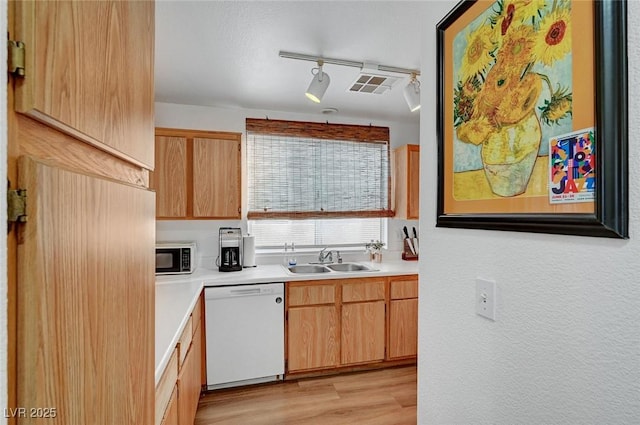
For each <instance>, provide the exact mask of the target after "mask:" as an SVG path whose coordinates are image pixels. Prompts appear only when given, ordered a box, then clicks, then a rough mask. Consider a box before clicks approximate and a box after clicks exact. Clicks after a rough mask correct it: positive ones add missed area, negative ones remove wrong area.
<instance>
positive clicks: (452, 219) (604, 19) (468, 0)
mask: <svg viewBox="0 0 640 425" xmlns="http://www.w3.org/2000/svg"><path fill="white" fill-rule="evenodd" d="M475 2H476V0H463V1H461V2H459V3H458V4H457V5H456V6H455V7H454V8H453V9H452V10H451V11H450V12H449V13H448V14H447V16H445V17H444V18H443V19H442V20H441V21H440V22H439V23H438V25H437V26H436V31H437V60H438V84H437V99H438V120H437V137H438V205H437V221H436V227H452V228H468V229H488V230H505V231H518V232H534V233H552V234H564V235H580V236H595V237H609V238H623V239H627V238H628V237H629V233H628V230H629V229H628V222H629V211H628V209H629V207H628V202H629V201H628V198H629V195H628V87H627V2H626V0H623V1H620V0H601V1H594V21H595V22H594V35H595V37H594V38H595V40H594V57H595V70H596V72H595V80H596V81H595V112H596V119H595V134H596V147H595V152H596V167H597V168H596V169H597V173H596V188H595V191H596V193H595V208H594V209H595V213H590V214H576V213H563V214H550V213H508V214H494V213H490V214H466V213H465V214H445V212H444V211H445V200H444V179H445V177H446V176H445V163H444V160H445V157H444V152H445V151H444V150H445V149H446V145H445V129H444V125H445V118H444V108H445V107H448V105H445V93H444V89H445V87H444V84H445V82H444V75H445V74H444V68H445V57H444V54H445V44H444V43H445V41H444V36H445V31H446V30H447V28H448V27H449V26H450V25H451V24H452V23H453V22H455V21H456V20H457V19H458V18H460V17H461V16H462V15H463V14H464V13H465V12H466V11H467V10H468V9H469V8H470V7H471V6H472V5H473V4H474V3H475ZM598 141H602V143H600V142H598Z"/></svg>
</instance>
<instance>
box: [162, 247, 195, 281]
mask: <svg viewBox="0 0 640 425" xmlns="http://www.w3.org/2000/svg"><path fill="white" fill-rule="evenodd" d="M195 268H196V243H195V242H165V243H157V244H156V274H157V275H162V274H189V273H193V271H194V270H195Z"/></svg>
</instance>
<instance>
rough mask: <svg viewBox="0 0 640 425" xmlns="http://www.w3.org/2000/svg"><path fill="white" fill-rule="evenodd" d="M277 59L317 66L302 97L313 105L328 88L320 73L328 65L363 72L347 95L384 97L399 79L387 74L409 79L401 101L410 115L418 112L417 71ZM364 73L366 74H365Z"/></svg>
mask: <svg viewBox="0 0 640 425" xmlns="http://www.w3.org/2000/svg"><path fill="white" fill-rule="evenodd" d="M279 55H280V57H281V58H287V59H297V60H304V61H310V62H316V63H317V64H318V67H317V68H313V69H312V70H311V73H312V74H313V80H311V84H309V88H308V89H307V91H306V93H305V95H306V96H307V97H308V98H309V99H311V100H312V101H314V102H316V103H320V100H322V96H323V95H324V93H325V92H326V91H327V87H329V76H328V75H327V74H326V73H324V72H323V71H322V65H324V64H325V63H330V64H332V65H340V66H349V67H354V68H360V69H361V70H362V72H361V73H360V76H359V77H358V79H357V80H356V81H355V82H354V83H353V84H352V86H351V87H349V88H348V91H349V92H357V93H373V94H380V93H384V92H385V91H387V90H389V89H390V88H391V87H392V86H393V84H394V83H395V81H400V78H398V77H394V76H393V75H390V74H406V75H411V80H410V81H409V84H407V86H406V87H405V88H404V90H403V94H404V99H405V100H406V102H407V105H409V109H410V110H411V112H415V111H417V110H418V109H420V81H418V78H417V77H418V76H419V75H420V70H418V69H409V68H398V67H396V66H389V65H380V64H372V63H365V62H357V61H352V60H347V59H335V58H326V57H321V56H313V55H305V54H302V53H293V52H285V51H282V50H281V51H280V53H279ZM365 70H366V71H367V72H365ZM370 70H371V71H372V72H371V73H370V72H369V71H370ZM376 71H380V75H377V74H376ZM383 80H384V81H383Z"/></svg>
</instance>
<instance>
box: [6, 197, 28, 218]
mask: <svg viewBox="0 0 640 425" xmlns="http://www.w3.org/2000/svg"><path fill="white" fill-rule="evenodd" d="M7 221H8V222H9V223H24V222H26V221H27V190H26V189H8V190H7Z"/></svg>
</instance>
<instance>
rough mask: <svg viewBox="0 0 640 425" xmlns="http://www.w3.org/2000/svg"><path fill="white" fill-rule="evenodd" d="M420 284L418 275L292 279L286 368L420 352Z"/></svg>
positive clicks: (351, 362)
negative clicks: (418, 324) (418, 345)
mask: <svg viewBox="0 0 640 425" xmlns="http://www.w3.org/2000/svg"><path fill="white" fill-rule="evenodd" d="M417 285H418V279H417V276H414V275H411V276H399V277H390V278H385V277H375V278H350V279H335V280H317V281H298V282H289V283H287V297H286V299H287V373H296V372H313V371H322V370H329V369H336V368H341V367H350V366H358V367H361V366H362V365H368V364H373V363H380V362H384V361H391V360H405V361H406V360H410V359H411V358H412V357H415V355H416V352H417V313H418V311H417V305H418V304H417V302H418V298H417V296H418V294H417V289H418V287H417ZM396 363H397V362H396Z"/></svg>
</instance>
